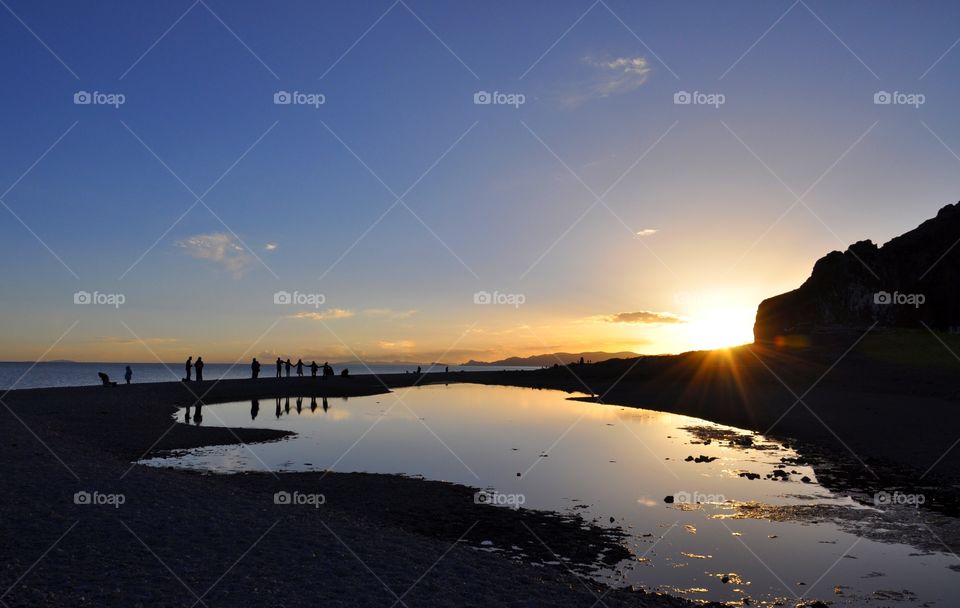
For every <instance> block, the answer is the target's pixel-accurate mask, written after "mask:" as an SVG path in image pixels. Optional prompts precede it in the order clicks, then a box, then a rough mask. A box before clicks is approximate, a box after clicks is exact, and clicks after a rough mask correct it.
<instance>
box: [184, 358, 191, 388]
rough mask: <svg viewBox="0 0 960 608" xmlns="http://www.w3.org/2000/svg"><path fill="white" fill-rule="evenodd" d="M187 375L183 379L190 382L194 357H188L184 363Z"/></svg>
mask: <svg viewBox="0 0 960 608" xmlns="http://www.w3.org/2000/svg"><path fill="white" fill-rule="evenodd" d="M184 368H185V369H186V373H187V375H186V376H184V377H183V379H184V380H185V381H187V382H190V375H191V373H192V371H193V357H187V362H186V363H185V364H184Z"/></svg>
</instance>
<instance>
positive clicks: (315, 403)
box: [310, 397, 317, 413]
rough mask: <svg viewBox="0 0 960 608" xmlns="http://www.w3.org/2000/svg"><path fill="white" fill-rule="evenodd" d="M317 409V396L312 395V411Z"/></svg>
mask: <svg viewBox="0 0 960 608" xmlns="http://www.w3.org/2000/svg"><path fill="white" fill-rule="evenodd" d="M315 411H317V398H316V397H310V412H311V413H312V412H315Z"/></svg>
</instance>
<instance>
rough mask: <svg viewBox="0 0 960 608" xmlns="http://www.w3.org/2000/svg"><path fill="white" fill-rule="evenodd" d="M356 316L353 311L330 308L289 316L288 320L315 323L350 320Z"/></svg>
mask: <svg viewBox="0 0 960 608" xmlns="http://www.w3.org/2000/svg"><path fill="white" fill-rule="evenodd" d="M353 315H354V312H353V311H352V310H346V309H344V308H328V309H327V310H318V311H317V312H298V313H294V314H292V315H289V316H288V317H287V318H288V319H312V320H314V321H330V320H333V319H349V318H350V317H352V316H353Z"/></svg>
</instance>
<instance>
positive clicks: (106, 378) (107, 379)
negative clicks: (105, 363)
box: [97, 372, 117, 386]
mask: <svg viewBox="0 0 960 608" xmlns="http://www.w3.org/2000/svg"><path fill="white" fill-rule="evenodd" d="M97 375H98V376H100V382H102V383H103V385H104V386H116V385H117V383H116V382H110V376H108V375H106V374H105V373H103V372H97Z"/></svg>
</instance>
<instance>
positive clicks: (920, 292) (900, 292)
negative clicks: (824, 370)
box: [753, 203, 960, 341]
mask: <svg viewBox="0 0 960 608" xmlns="http://www.w3.org/2000/svg"><path fill="white" fill-rule="evenodd" d="M958 241H960V203H957V204H955V205H947V206H946V207H944V208H942V209H941V210H940V211H939V212H938V213H937V216H936V217H935V218H933V219H930V220H927V221H925V222H924V223H922V224H920V226H918V227H917V228H915V229H913V230H911V231H910V232H907V233H905V234H903V235H901V236H898V237H896V238H894V239H891V240H890V241H889V242H887V243H886V244H884V245H883V246H882V247H877V246H876V245H875V244H874V243H872V242H871V241H860V242H858V243H854V244H853V245H851V246H850V247H849V248H848V249H847V250H846V251H844V252H842V253H841V252H839V251H832V252H830V253H828V254H827V255H826V256H824V257H822V258H820V259H819V260H817V263H816V264H814V267H813V273H812V274H811V275H810V278H808V279H807V280H806V281H805V282H804V283H803V285H801V286H800V287H798V288H797V289H794V290H793V291H789V292H787V293H784V294H780V295H778V296H774V297H772V298H767V299H766V300H764V301H763V302H761V303H760V307H759V308H758V309H757V318H756V323H755V324H754V326H753V334H754V338H755V339H756V340H757V341H771V340H775V339H776V338H777V337H778V336H785V335H790V334H809V333H814V332H818V331H824V330H830V329H835V328H836V329H839V328H849V329H859V328H864V329H865V328H866V327H869V326H870V325H871V324H872V323H874V322H878V323H879V324H880V325H881V326H888V327H922V325H921V322H922V323H926V324H927V325H929V326H930V327H932V328H935V329H940V330H956V329H958V328H960V289H958V286H960V245H958Z"/></svg>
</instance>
